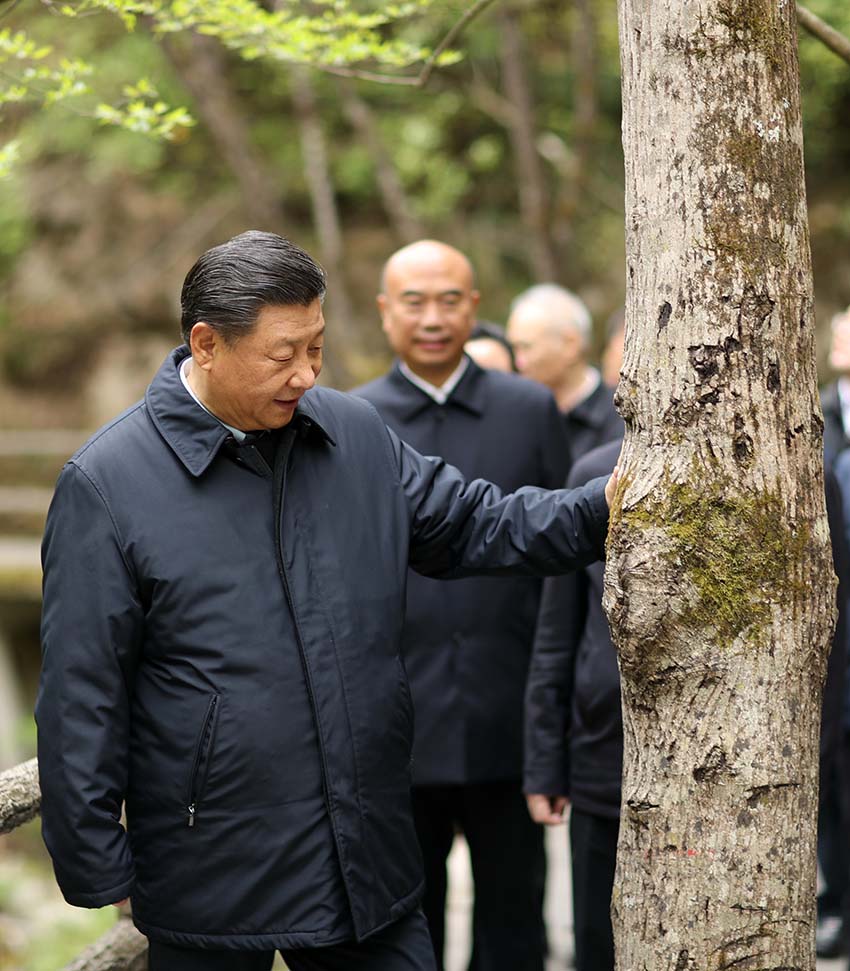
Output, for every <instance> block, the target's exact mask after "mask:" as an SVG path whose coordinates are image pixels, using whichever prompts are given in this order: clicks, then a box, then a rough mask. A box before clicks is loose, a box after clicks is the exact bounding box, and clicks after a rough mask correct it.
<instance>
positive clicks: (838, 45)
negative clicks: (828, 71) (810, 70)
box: [797, 3, 850, 64]
mask: <svg viewBox="0 0 850 971" xmlns="http://www.w3.org/2000/svg"><path fill="white" fill-rule="evenodd" d="M797 20H798V21H799V23H800V26H801V27H805V28H806V30H807V31H808V32H809V33H810V34H811V35H812V36H813V37H817V39H818V40H819V41H821V42H822V43H824V44H825V45H826V46H827V47H828V48H829V49H830V50H831V51H832V52H833V54H837V55H838V56H839V57H841V58H843V59H844V60H845V61H847V63H848V64H850V39H848V38H847V37H845V36H844V34H841V33H839V32H838V31H837V30H836V29H835V28H834V27H830V26H829V24H827V23H825V22H824V21H823V20H821V19H820V17H817V16H815V14H813V13H812V12H811V10H809V9H807V8H806V7H804V6H803V5H802V4H801V3H798V4H797Z"/></svg>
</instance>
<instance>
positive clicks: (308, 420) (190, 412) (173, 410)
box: [145, 344, 334, 477]
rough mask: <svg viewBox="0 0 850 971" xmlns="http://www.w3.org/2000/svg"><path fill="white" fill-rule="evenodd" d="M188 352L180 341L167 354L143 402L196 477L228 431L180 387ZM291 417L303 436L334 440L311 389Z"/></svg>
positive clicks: (178, 455) (179, 456)
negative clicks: (311, 397)
mask: <svg viewBox="0 0 850 971" xmlns="http://www.w3.org/2000/svg"><path fill="white" fill-rule="evenodd" d="M189 354H190V351H189V348H188V347H187V346H186V345H185V344H183V345H182V346H181V347H177V348H175V349H174V350H173V351H172V352H171V353H170V354H169V355H168V357H167V358H166V359H165V360H164V361H163V363H162V366H161V367H160V369H159V371H157V373H156V375H155V376H154V379H153V381H151V383H150V385H149V386H148V389H147V391H146V392H145V404H146V405H147V409H148V413H149V414H150V416H151V420H152V421H153V423H154V425H155V426H156V428H157V430H158V431H159V433H160V435H162V437H163V438H164V439H165V441H166V442H167V443H168V445H169V447H170V448H171V450H172V451H173V452H174V454H175V455H176V456H177V457H178V458H179V459H180V461H181V462H182V463H183V465H185V466H186V468H187V469H188V470H189V472H191V473H192V475H194V476H196V477H198V476H200V475H203V473H204V472H205V471H206V470H207V468H209V465H210V463H211V462H212V460H213V459H214V458H215V456H216V454H217V453H218V450H219V449H220V448H221V446H222V445H223V444H224V442H225V441H226V440H227V439H228V437H229V436H230V432H229V431H228V430H227V429H226V428H225V427H224V425H222V423H221V422H220V421H219V420H218V419H217V418H215V417H214V416H213V415H211V414H210V413H209V412H207V411H204V409H203V408H201V406H200V405H199V404H198V403H197V402H196V401H194V400H193V399H192V396H191V395H190V394H189V392H188V391H187V390H186V389H185V388H184V387H183V382H182V381H181V380H180V365H181V364H182V363H183V360H184V359H185V358H187V357H188V356H189ZM292 421H293V422H295V423H297V426H298V430H299V431H300V432H301V434H302V435H303V436H305V437H306V436H308V435H311V434H316V435H318V436H320V437H321V438H323V439H324V440H325V441H327V442H328V443H330V444H331V445H333V444H334V442H333V439H332V438H331V437H330V435H328V433H327V431H326V430H325V428H324V425H323V424H322V422H321V421H320V419H319V417H318V415H317V414H316V409H315V405H314V404H313V402H312V401H311V400H310V392H307V394H305V395H304V397H303V398H302V399H301V401H300V402H299V403H298V408H297V409H296V411H295V415H294V416H293V418H292Z"/></svg>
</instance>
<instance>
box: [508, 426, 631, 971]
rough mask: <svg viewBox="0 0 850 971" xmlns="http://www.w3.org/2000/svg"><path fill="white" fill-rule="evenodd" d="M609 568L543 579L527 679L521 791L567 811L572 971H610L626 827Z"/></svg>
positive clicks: (603, 450)
mask: <svg viewBox="0 0 850 971" xmlns="http://www.w3.org/2000/svg"><path fill="white" fill-rule="evenodd" d="M619 453H620V441H619V440H616V441H614V442H609V443H608V444H607V445H603V446H601V447H600V448H596V449H594V450H593V451H591V452H589V453H588V454H587V455H585V456H584V457H582V458H581V459H579V460H578V461H577V462H576V464H575V466H574V467H573V469H572V472H571V473H570V479H569V482H570V484H572V483H573V482H586V481H587V480H588V479H589V478H591V477H593V476H594V475H595V474H596V470H598V469H601V470H603V472H610V471H611V469H613V468H614V465H615V464H616V462H617V456H618V455H619ZM604 570H605V567H604V564H603V563H602V562H599V563H594V564H593V565H591V566H588V567H585V569H583V570H580V571H577V572H576V573H573V574H570V575H569V576H565V577H557V578H552V579H550V580H547V581H546V583H545V584H544V593H543V601H542V603H541V605H540V617H539V620H538V624H537V636H536V637H535V641H534V653H533V655H532V659H531V667H530V669H529V672H528V686H527V689H526V703H525V775H524V788H525V792H526V794H527V795H526V798H527V800H528V807H529V812H530V813H531V816H532V817H533V818H534V820H535V821H536V822H538V823H544V824H546V825H557V824H559V823H562V822H563V821H564V812H565V810H566V808H567V806H570V854H571V860H572V883H573V928H574V935H575V966H576V971H613V969H614V939H613V933H612V930H611V917H610V908H611V890H612V888H613V886H614V865H615V863H616V859H617V835H618V831H619V825H620V778H621V775H622V765H623V721H622V714H621V709H620V674H619V669H618V666H617V652H616V650H615V648H614V645H613V643H612V641H611V635H610V632H609V629H608V619H607V617H606V616H605V612H604V610H603V609H602V583H603V574H604Z"/></svg>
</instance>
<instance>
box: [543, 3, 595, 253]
mask: <svg viewBox="0 0 850 971" xmlns="http://www.w3.org/2000/svg"><path fill="white" fill-rule="evenodd" d="M572 13H573V20H572V31H571V34H570V52H571V63H572V65H573V71H574V77H575V80H574V85H573V119H574V127H573V152H572V158H571V165H570V173H569V178H567V179H566V180H565V181H564V183H563V189H562V191H561V193H560V199H559V204H558V221H557V223H556V224H555V227H554V230H553V235H555V236H556V238H557V240H558V242H559V243H561V244H569V242H570V241H571V240H572V239H573V237H574V235H575V234H574V232H573V223H574V221H575V218H576V213H577V212H578V210H579V207H580V206H581V205H582V202H583V200H585V198H586V196H587V191H588V181H589V178H590V173H591V170H592V166H593V160H594V155H595V136H596V125H597V120H598V117H597V116H598V111H597V108H598V105H597V92H596V74H597V67H598V65H597V54H598V37H597V25H596V12H595V9H594V6H593V0H573V11H572Z"/></svg>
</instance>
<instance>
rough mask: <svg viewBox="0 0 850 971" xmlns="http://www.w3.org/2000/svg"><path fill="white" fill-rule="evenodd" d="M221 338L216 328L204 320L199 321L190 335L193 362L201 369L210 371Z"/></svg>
mask: <svg viewBox="0 0 850 971" xmlns="http://www.w3.org/2000/svg"><path fill="white" fill-rule="evenodd" d="M220 342H221V337H220V336H219V334H218V333H217V332H216V330H215V328H214V327H210V325H209V324H207V323H205V322H204V321H203V320H199V321H198V323H197V324H195V326H194V327H193V328H192V332H191V333H190V334H189V347H190V348H191V350H192V360H193V361H194V363H195V364H197V366H198V367H199V368H202V369H203V370H205V371H206V370H208V369H209V367H210V365H211V364H212V362H213V358H214V357H215V354H216V351H217V349H218V345H219V343H220Z"/></svg>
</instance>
